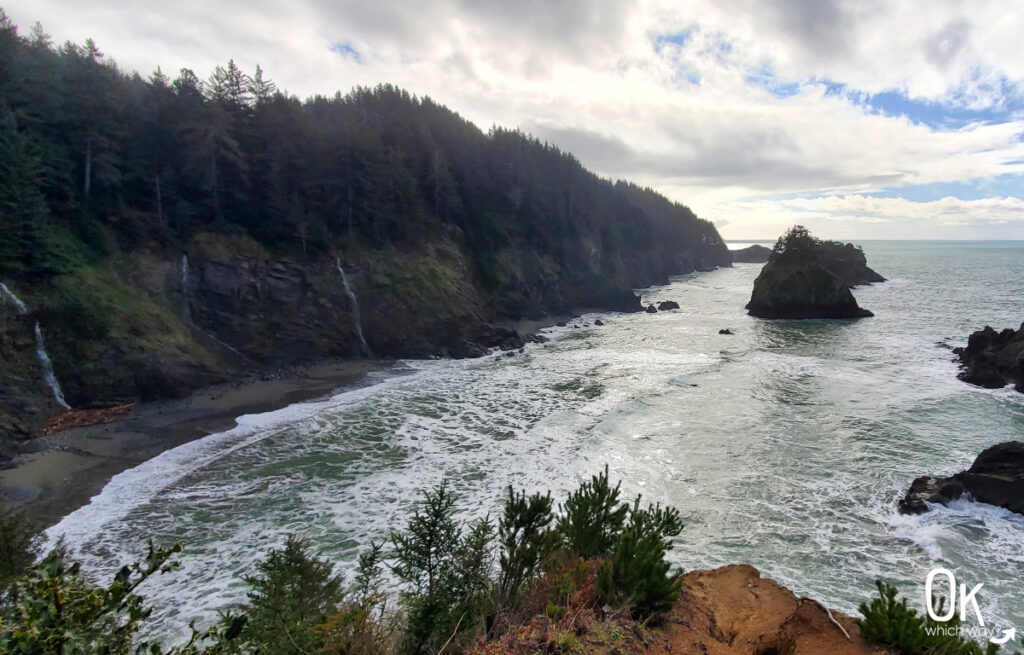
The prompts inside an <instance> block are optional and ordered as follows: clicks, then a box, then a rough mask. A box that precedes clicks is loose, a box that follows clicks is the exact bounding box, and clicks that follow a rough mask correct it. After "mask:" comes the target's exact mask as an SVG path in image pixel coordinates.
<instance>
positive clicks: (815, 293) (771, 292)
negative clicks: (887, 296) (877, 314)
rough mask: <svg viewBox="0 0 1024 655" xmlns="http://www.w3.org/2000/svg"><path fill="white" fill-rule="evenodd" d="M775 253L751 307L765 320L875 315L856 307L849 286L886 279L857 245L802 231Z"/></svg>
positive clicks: (756, 284) (757, 285)
mask: <svg viewBox="0 0 1024 655" xmlns="http://www.w3.org/2000/svg"><path fill="white" fill-rule="evenodd" d="M792 239H793V242H792V243H791V244H790V245H789V246H788V247H786V248H785V249H784V250H782V251H781V252H774V251H773V253H772V255H771V257H770V258H769V260H768V263H767V264H765V266H764V268H762V269H761V273H760V275H758V276H757V280H755V281H754V291H753V293H752V294H751V296H750V302H749V303H747V309H748V310H749V312H750V314H751V315H752V316H759V317H761V318H861V317H864V316H874V314H872V313H871V312H869V311H868V310H866V309H862V308H861V307H860V306H859V305H858V304H857V299H856V298H854V297H853V294H852V293H851V292H850V287H853V286H857V285H859V284H870V283H872V282H883V281H884V280H885V278H883V277H882V276H881V275H879V274H878V273H876V272H875V271H873V270H871V269H870V268H868V266H867V260H866V258H865V257H864V253H863V252H862V251H861V250H860V249H859V248H857V247H855V246H853V245H852V244H845V245H844V244H841V243H836V242H832V241H825V242H822V241H818V240H816V239H812V238H811V237H809V235H807V234H806V231H804V232H803V234H802V235H801V236H797V237H792Z"/></svg>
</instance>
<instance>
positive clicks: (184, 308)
mask: <svg viewBox="0 0 1024 655" xmlns="http://www.w3.org/2000/svg"><path fill="white" fill-rule="evenodd" d="M181 320H183V321H184V322H185V323H186V324H187V325H192V310H191V309H190V308H189V305H188V255H186V254H185V253H182V255H181Z"/></svg>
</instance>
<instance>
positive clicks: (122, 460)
mask: <svg viewBox="0 0 1024 655" xmlns="http://www.w3.org/2000/svg"><path fill="white" fill-rule="evenodd" d="M394 365H395V361H394V360H351V361H341V362H333V363H324V364H316V365H311V366H306V367H302V368H298V369H295V371H294V372H293V373H291V374H289V375H285V376H282V377H280V378H275V379H265V380H264V379H258V380H248V381H246V380H240V381H234V382H226V383H223V384H219V385H215V386H212V387H206V388H204V389H198V390H196V391H195V392H193V393H192V395H190V396H188V397H187V398H183V399H181V400H162V401H154V402H149V403H143V404H140V405H139V406H138V407H136V408H135V409H134V410H133V411H132V412H131V413H129V414H128V415H126V416H124V417H121V418H118V419H115V420H113V421H111V422H108V423H100V424H96V425H88V426H83V427H77V428H71V429H69V430H65V431H62V432H58V433H56V434H52V435H48V436H42V437H38V438H37V439H35V440H34V441H33V442H31V443H30V450H29V451H27V452H24V453H22V454H21V455H19V456H18V457H16V458H15V459H14V460H13V462H12V463H11V464H12V465H11V466H9V467H8V468H5V469H3V470H0V492H2V493H3V494H4V496H5V498H6V501H7V505H8V507H10V508H11V509H14V510H20V511H25V512H27V513H28V514H29V515H30V517H31V518H32V520H33V521H34V522H35V523H37V524H38V527H39V528H40V529H46V528H49V527H51V526H53V525H55V524H56V523H57V522H59V521H60V520H61V519H63V518H64V517H65V516H67V515H68V514H70V513H72V512H74V511H75V510H77V509H79V508H80V507H83V506H85V505H87V504H88V503H89V502H90V500H91V499H92V498H93V497H94V496H96V495H97V494H99V493H100V491H102V490H103V488H104V487H105V486H106V485H107V483H108V482H110V480H111V478H113V477H114V476H115V475H118V474H119V473H122V472H124V471H126V470H128V469H131V468H134V467H135V466H138V465H139V464H142V463H143V462H145V461H147V460H149V459H152V458H153V457H156V456H157V455H159V454H160V453H163V452H165V451H167V450H171V449H173V448H176V447H177V446H180V445H182V444H185V443H188V442H190V441H194V440H196V439H202V438H203V437H206V436H209V435H211V434H215V433H218V432H223V431H225V430H230V429H231V428H233V427H234V426H235V425H236V420H237V419H238V417H240V416H243V415H245V414H261V413H264V412H270V411H274V410H277V409H281V408H283V407H287V406H289V405H294V404H296V403H303V402H309V401H313V400H318V399H322V398H327V397H330V396H333V395H335V394H336V393H338V392H340V391H345V390H351V389H357V388H361V387H365V386H370V385H371V384H373V381H372V380H371V379H369V374H371V373H375V372H381V371H389V370H391V369H392V368H393V367H394Z"/></svg>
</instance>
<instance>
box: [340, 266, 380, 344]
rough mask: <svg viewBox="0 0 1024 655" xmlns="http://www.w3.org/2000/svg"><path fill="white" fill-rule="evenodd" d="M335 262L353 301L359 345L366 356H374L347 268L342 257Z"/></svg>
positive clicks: (354, 320)
mask: <svg viewBox="0 0 1024 655" xmlns="http://www.w3.org/2000/svg"><path fill="white" fill-rule="evenodd" d="M334 263H335V265H336V266H337V267H338V273H340V274H341V283H342V284H343V285H345V295H347V296H348V299H349V301H350V302H351V303H352V322H353V323H354V324H355V328H356V335H357V336H358V337H359V345H360V347H361V348H362V350H363V354H364V355H365V356H367V357H373V352H372V351H371V350H370V346H369V345H368V344H367V343H366V337H364V336H363V319H362V316H361V315H360V313H359V299H358V298H356V294H355V291H353V290H352V286H351V285H350V284H349V283H348V276H347V275H345V269H344V268H342V266H341V258H340V257H339V258H337V259H335V260H334Z"/></svg>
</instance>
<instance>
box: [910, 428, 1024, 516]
mask: <svg viewBox="0 0 1024 655" xmlns="http://www.w3.org/2000/svg"><path fill="white" fill-rule="evenodd" d="M964 497H969V498H972V499H974V500H977V501H979V502H982V503H989V504H990V505H998V506H1000V507H1005V508H1006V509H1008V510H1010V511H1012V512H1017V513H1019V514H1024V443H1022V442H1020V441H1007V442H1005V443H1001V444H996V445H995V446H992V447H990V448H986V449H985V450H984V451H982V453H981V454H980V455H978V458H977V459H975V460H974V463H973V464H972V465H971V468H969V469H967V470H966V471H961V472H959V473H956V474H954V475H951V476H949V477H934V476H922V477H920V478H917V479H916V480H914V482H913V483H911V485H910V489H909V490H908V491H907V494H906V496H904V497H903V498H902V499H901V500H900V503H899V509H900V512H902V513H904V514H921V513H923V512H926V511H928V504H929V503H941V504H943V505H945V504H947V503H949V502H952V501H954V500H957V499H959V498H964Z"/></svg>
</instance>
